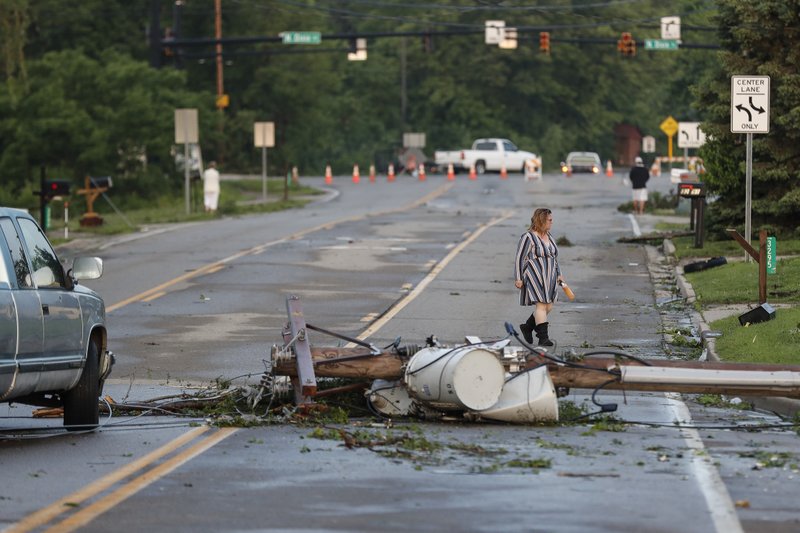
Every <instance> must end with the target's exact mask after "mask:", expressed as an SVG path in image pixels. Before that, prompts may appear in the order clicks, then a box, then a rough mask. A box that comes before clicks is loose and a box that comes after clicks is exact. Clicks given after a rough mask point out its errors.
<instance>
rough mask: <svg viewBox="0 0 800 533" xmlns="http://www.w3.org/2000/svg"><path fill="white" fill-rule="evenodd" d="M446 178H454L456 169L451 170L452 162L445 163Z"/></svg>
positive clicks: (451, 179)
mask: <svg viewBox="0 0 800 533" xmlns="http://www.w3.org/2000/svg"><path fill="white" fill-rule="evenodd" d="M447 179H449V180H450V181H453V180H454V179H456V171H455V170H453V163H450V164H448V165H447Z"/></svg>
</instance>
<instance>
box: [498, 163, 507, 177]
mask: <svg viewBox="0 0 800 533" xmlns="http://www.w3.org/2000/svg"><path fill="white" fill-rule="evenodd" d="M507 177H508V170H506V164H505V163H503V166H501V167H500V179H501V180H504V179H506V178H507Z"/></svg>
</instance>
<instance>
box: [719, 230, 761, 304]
mask: <svg viewBox="0 0 800 533" xmlns="http://www.w3.org/2000/svg"><path fill="white" fill-rule="evenodd" d="M725 231H726V232H727V233H728V235H730V236H731V237H733V239H734V240H736V242H738V243H739V244H740V245H741V246H742V248H744V251H745V252H747V254H748V255H749V256H750V257H752V258H753V259H754V260H755V261H756V262H757V263H758V303H759V304H763V303H766V301H767V230H764V229H762V230H761V231H759V232H758V241H759V244H758V252H756V249H755V248H753V247H752V246H750V243H749V242H747V241H746V240H745V238H744V237H742V236H741V235H739V232H738V231H736V230H735V229H726V230H725Z"/></svg>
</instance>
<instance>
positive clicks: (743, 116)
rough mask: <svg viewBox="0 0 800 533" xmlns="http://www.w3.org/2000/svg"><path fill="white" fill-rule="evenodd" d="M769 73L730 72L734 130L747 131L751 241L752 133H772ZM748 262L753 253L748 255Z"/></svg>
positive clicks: (747, 210) (747, 229)
mask: <svg viewBox="0 0 800 533" xmlns="http://www.w3.org/2000/svg"><path fill="white" fill-rule="evenodd" d="M769 84H770V77H769V76H731V133H745V134H747V142H746V143H745V145H746V148H745V150H746V155H745V157H746V165H745V206H744V216H745V221H744V238H745V239H746V240H747V243H748V244H749V243H750V234H751V233H752V222H751V216H750V211H751V210H752V204H753V134H754V133H769ZM745 259H746V260H747V261H748V262H749V261H750V256H749V255H745Z"/></svg>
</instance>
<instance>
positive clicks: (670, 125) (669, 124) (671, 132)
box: [658, 116, 678, 169]
mask: <svg viewBox="0 0 800 533" xmlns="http://www.w3.org/2000/svg"><path fill="white" fill-rule="evenodd" d="M658 127H659V128H660V129H661V131H663V132H664V133H665V134H666V135H667V157H669V168H670V169H671V168H672V137H673V136H675V134H676V133H677V132H678V122H677V121H676V120H675V119H674V118H672V116H669V117H667V118H665V119H664V121H663V122H662V123H661V124H660V125H659V126H658Z"/></svg>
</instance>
